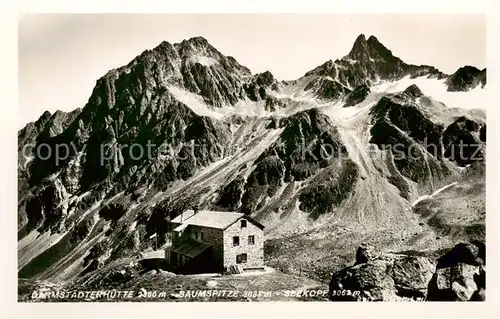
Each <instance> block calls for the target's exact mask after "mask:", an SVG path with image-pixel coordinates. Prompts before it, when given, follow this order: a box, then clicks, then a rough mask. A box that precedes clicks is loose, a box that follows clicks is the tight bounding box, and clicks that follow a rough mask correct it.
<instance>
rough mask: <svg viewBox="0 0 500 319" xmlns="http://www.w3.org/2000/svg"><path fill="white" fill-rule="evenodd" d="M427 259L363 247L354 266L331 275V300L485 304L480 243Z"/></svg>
mask: <svg viewBox="0 0 500 319" xmlns="http://www.w3.org/2000/svg"><path fill="white" fill-rule="evenodd" d="M436 253H437V252H435V253H434V254H436ZM432 255H433V254H421V255H415V254H394V253H385V254H376V253H375V252H374V251H373V247H370V246H369V245H366V244H362V245H361V246H360V247H359V248H358V250H357V252H356V262H355V264H354V265H353V266H351V267H347V268H345V269H343V270H341V271H339V272H336V273H334V274H333V277H332V280H331V282H330V300H334V301H335V300H337V301H341V300H342V301H349V300H351V301H353V300H367V301H391V300H392V301H396V300H411V301H484V300H485V288H486V279H485V278H486V270H485V267H486V246H485V244H484V242H479V241H473V242H472V243H468V244H466V243H459V244H457V245H456V246H455V247H453V248H452V249H450V250H449V251H447V252H446V253H444V254H443V255H442V256H440V257H438V258H435V257H433V256H432ZM342 290H351V291H360V292H361V293H360V294H359V295H356V296H353V295H349V296H348V295H342V293H339V292H340V291H342Z"/></svg>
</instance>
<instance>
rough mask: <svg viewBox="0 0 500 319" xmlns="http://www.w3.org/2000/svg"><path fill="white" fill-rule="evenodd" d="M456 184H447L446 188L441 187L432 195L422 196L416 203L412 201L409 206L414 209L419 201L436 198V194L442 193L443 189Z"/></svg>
mask: <svg viewBox="0 0 500 319" xmlns="http://www.w3.org/2000/svg"><path fill="white" fill-rule="evenodd" d="M457 183H458V182H453V183H451V184H448V185H446V186H443V187H441V188H440V189H438V190H436V191H435V192H434V193H432V194H430V195H423V196H420V197H419V198H418V199H417V200H416V201H414V202H413V203H412V204H411V206H412V207H415V205H417V204H418V203H420V202H421V201H423V200H426V199H429V198H432V197H434V196H436V195H437V194H439V193H441V192H442V191H444V190H445V189H447V188H450V187H451V186H453V185H455V184H457Z"/></svg>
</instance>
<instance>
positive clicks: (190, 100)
mask: <svg viewBox="0 0 500 319" xmlns="http://www.w3.org/2000/svg"><path fill="white" fill-rule="evenodd" d="M168 91H169V92H170V93H171V94H172V95H173V96H174V97H175V98H176V99H177V100H179V101H180V102H182V103H184V104H185V105H186V106H187V107H189V108H190V109H191V110H192V111H193V112H195V113H196V114H198V115H200V116H208V117H213V118H216V119H220V118H222V117H223V116H224V115H223V114H221V113H219V112H215V111H213V110H211V107H210V106H209V105H207V104H206V103H205V102H204V101H203V99H202V98H201V97H200V96H199V95H197V94H194V93H191V92H188V91H186V90H183V89H180V88H177V87H175V86H169V87H168Z"/></svg>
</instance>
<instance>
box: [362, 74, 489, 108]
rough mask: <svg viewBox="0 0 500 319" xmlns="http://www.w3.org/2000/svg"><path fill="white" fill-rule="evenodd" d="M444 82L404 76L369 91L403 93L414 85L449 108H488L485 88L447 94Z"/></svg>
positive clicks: (380, 84)
mask: <svg viewBox="0 0 500 319" xmlns="http://www.w3.org/2000/svg"><path fill="white" fill-rule="evenodd" d="M445 82H446V80H445V79H441V80H440V79H436V78H434V79H429V78H427V76H421V77H418V78H414V79H411V78H410V76H406V77H404V78H402V79H401V80H398V81H388V82H381V83H379V84H377V85H374V86H373V87H372V88H371V89H372V91H373V92H385V93H395V92H401V91H404V90H405V89H406V88H407V87H409V86H410V85H412V84H415V85H417V86H418V87H419V88H420V90H421V91H422V93H423V94H424V95H427V96H430V97H432V98H433V99H434V100H436V101H440V102H442V103H444V104H445V105H446V106H447V107H450V108H451V107H457V108H461V109H468V110H470V109H487V108H488V95H487V91H486V89H485V88H481V86H480V85H478V86H477V87H476V88H474V89H472V90H469V91H467V92H448V91H447V89H448V87H447V85H446V83H445Z"/></svg>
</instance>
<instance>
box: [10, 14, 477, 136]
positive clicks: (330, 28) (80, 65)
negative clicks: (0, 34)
mask: <svg viewBox="0 0 500 319" xmlns="http://www.w3.org/2000/svg"><path fill="white" fill-rule="evenodd" d="M18 27H19V31H18V32H19V33H18V35H19V37H18V41H19V42H18V43H19V44H18V49H19V50H18V63H19V116H18V122H19V123H18V127H19V128H21V127H23V126H24V125H25V124H26V123H27V122H29V121H34V120H36V119H38V118H39V117H40V115H41V114H42V113H43V112H44V111H45V110H48V111H50V112H51V113H53V112H55V111H56V110H58V109H59V110H63V111H71V110H73V109H75V108H77V107H83V106H84V105H85V103H86V102H87V100H88V98H89V97H90V94H91V92H92V89H93V87H94V85H95V83H96V80H97V79H98V78H100V77H101V76H103V75H104V74H105V73H106V72H107V71H108V70H110V69H113V68H117V67H120V66H122V65H124V64H127V63H128V62H129V61H130V60H132V59H133V58H134V57H135V56H137V55H139V54H140V53H141V52H143V51H144V50H146V49H151V48H153V47H155V46H157V45H158V44H159V43H160V42H162V41H164V40H166V41H168V42H170V43H177V42H180V41H182V40H183V39H187V38H190V37H194V36H203V37H205V38H206V39H207V40H208V41H209V42H210V43H211V44H212V45H213V46H214V47H216V48H217V49H218V50H219V51H220V52H222V53H223V54H224V55H231V56H233V57H234V58H235V59H236V60H237V61H238V62H240V63H241V64H243V65H245V66H246V67H248V68H249V69H250V70H251V71H252V72H253V73H258V72H263V71H266V70H269V71H271V72H272V73H273V74H274V75H275V77H276V78H278V79H279V80H292V79H296V78H299V77H301V76H302V75H304V73H306V72H307V71H309V70H311V69H313V68H314V67H316V66H318V65H320V64H322V63H323V62H325V61H327V60H329V59H332V60H335V59H337V58H341V57H343V56H344V55H346V54H347V53H348V52H349V51H350V49H351V47H352V45H353V43H354V40H355V39H356V37H357V36H358V35H359V34H360V33H363V34H365V35H366V37H367V38H368V37H369V36H370V35H374V36H376V37H377V38H378V39H379V41H380V42H382V43H383V44H384V45H385V46H386V47H388V48H389V49H390V50H391V51H392V52H393V54H394V55H396V56H398V57H400V58H401V59H402V60H403V61H405V62H407V63H412V64H427V65H432V66H435V67H437V68H438V69H440V70H441V71H443V72H445V73H448V74H451V73H453V72H454V71H456V70H457V69H458V68H459V67H461V66H464V65H473V66H476V67H478V68H484V67H486V17H485V16H484V15H480V14H467V15H465V14H428V13H427V14H408V13H407V14H355V15H348V14H331V13H329V14H323V15H321V14H32V15H24V16H22V17H21V18H20V20H19V25H18Z"/></svg>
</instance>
